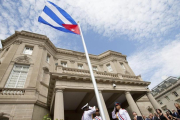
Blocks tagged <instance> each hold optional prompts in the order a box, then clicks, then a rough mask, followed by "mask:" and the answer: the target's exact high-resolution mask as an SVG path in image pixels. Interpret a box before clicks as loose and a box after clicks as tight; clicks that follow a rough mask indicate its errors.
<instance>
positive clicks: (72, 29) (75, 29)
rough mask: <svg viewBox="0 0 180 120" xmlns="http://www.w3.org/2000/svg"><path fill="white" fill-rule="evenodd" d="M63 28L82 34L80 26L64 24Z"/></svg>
mask: <svg viewBox="0 0 180 120" xmlns="http://www.w3.org/2000/svg"><path fill="white" fill-rule="evenodd" d="M62 26H63V27H65V28H66V29H68V30H70V31H72V32H74V33H76V34H80V31H79V27H78V25H71V24H62Z"/></svg>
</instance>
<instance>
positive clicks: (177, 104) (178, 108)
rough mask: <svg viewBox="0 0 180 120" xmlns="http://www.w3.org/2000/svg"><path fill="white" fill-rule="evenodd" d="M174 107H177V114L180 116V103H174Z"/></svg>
mask: <svg viewBox="0 0 180 120" xmlns="http://www.w3.org/2000/svg"><path fill="white" fill-rule="evenodd" d="M174 106H175V107H176V109H177V112H178V114H179V115H180V105H179V103H174Z"/></svg>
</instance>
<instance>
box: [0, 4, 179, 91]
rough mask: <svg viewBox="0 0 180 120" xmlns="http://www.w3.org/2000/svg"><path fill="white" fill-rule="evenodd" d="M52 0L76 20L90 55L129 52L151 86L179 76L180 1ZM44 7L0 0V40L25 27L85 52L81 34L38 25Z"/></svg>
mask: <svg viewBox="0 0 180 120" xmlns="http://www.w3.org/2000/svg"><path fill="white" fill-rule="evenodd" d="M51 1H52V2H54V3H55V4H57V5H58V6H60V7H61V8H63V9H64V10H66V11H67V12H68V13H69V14H70V15H71V16H72V17H73V18H74V19H75V20H76V21H80V23H81V27H82V31H83V34H84V38H85V41H86V45H87V48H88V52H89V53H90V54H96V55H97V54H101V53H102V52H105V51H107V50H114V51H117V52H120V53H122V54H125V55H127V56H128V57H127V59H128V62H129V65H130V66H131V68H132V69H133V71H134V72H135V74H136V75H139V74H141V76H142V78H143V80H145V81H151V82H152V84H151V85H150V88H152V87H153V86H155V85H156V84H157V83H159V82H161V81H162V80H163V79H164V78H166V77H167V76H175V77H178V76H180V70H179V68H180V7H179V6H180V1H179V0H120V1H119V0H98V1H97V0H51ZM44 5H45V0H13V1H12V0H0V11H1V12H0V25H1V27H0V39H5V38H7V37H8V36H10V35H12V34H13V33H14V32H15V31H21V30H26V31H31V32H35V33H40V34H44V35H47V36H48V37H49V38H50V40H51V41H52V42H53V43H54V44H55V46H56V47H60V48H65V49H71V50H76V51H81V52H83V51H84V50H83V46H82V42H81V38H80V36H78V35H74V34H69V33H63V32H60V31H57V30H54V29H52V28H50V27H49V26H46V25H44V24H41V23H38V20H37V19H38V16H39V15H40V14H41V12H42V9H43V7H44ZM0 47H2V46H1V45H0Z"/></svg>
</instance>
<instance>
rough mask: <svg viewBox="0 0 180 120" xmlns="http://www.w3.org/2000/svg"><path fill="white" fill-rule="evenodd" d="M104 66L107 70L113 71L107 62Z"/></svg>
mask: <svg viewBox="0 0 180 120" xmlns="http://www.w3.org/2000/svg"><path fill="white" fill-rule="evenodd" d="M106 66H107V69H108V71H109V72H112V71H113V70H112V68H111V65H110V64H107V65H106Z"/></svg>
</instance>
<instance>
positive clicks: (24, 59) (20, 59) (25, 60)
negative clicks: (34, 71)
mask: <svg viewBox="0 0 180 120" xmlns="http://www.w3.org/2000/svg"><path fill="white" fill-rule="evenodd" d="M15 62H18V63H26V64H30V63H31V62H32V60H31V58H29V57H27V55H24V56H20V57H17V58H16V59H15Z"/></svg>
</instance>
